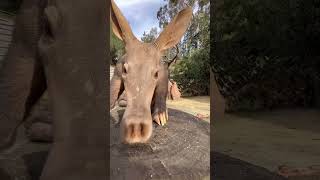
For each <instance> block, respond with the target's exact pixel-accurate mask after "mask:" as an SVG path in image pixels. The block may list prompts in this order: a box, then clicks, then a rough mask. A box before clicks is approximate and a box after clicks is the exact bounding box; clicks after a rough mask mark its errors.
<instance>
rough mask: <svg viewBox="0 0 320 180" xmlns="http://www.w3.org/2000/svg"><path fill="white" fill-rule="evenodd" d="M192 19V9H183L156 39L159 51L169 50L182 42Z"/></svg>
mask: <svg viewBox="0 0 320 180" xmlns="http://www.w3.org/2000/svg"><path fill="white" fill-rule="evenodd" d="M191 18H192V8H191V7H188V8H185V9H183V10H182V11H180V12H179V14H177V15H176V16H175V17H174V19H173V20H172V21H171V22H170V23H169V24H168V26H167V27H166V28H165V29H164V31H163V32H162V33H161V34H160V36H159V37H158V38H157V39H156V41H155V44H156V45H157V47H158V48H159V50H161V51H163V50H167V49H169V48H171V47H173V46H175V45H176V44H178V42H179V41H180V39H181V38H182V36H183V34H184V33H185V31H186V30H187V28H188V26H189V23H190V21H191Z"/></svg>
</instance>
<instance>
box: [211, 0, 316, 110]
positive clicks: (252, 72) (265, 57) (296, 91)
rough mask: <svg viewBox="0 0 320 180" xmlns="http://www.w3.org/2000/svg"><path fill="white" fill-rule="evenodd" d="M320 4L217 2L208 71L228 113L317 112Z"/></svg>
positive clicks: (253, 0)
mask: <svg viewBox="0 0 320 180" xmlns="http://www.w3.org/2000/svg"><path fill="white" fill-rule="evenodd" d="M319 12H320V4H319V2H318V1H304V0H288V1H282V0H280V1H279V0H270V1H263V0H251V1H242V0H217V1H216V3H214V6H212V9H211V18H212V19H211V24H210V26H211V27H210V30H211V33H212V36H211V46H212V51H211V52H212V56H213V58H211V65H212V66H213V70H214V73H215V76H216V78H217V79H218V83H219V84H220V85H221V91H222V92H223V94H224V95H225V97H226V98H227V102H228V106H227V107H228V110H230V111H240V110H260V109H272V108H279V107H281V108H283V107H316V106H317V107H319V104H320V103H319V102H320V101H319V100H320V98H319V97H320V94H319V92H320V91H319V84H320V74H319V72H320V69H319V67H320V64H319V62H320V61H319V60H320V54H319V52H320V51H319V47H320V44H319V42H320V31H319V29H320V28H319V22H320V16H319Z"/></svg>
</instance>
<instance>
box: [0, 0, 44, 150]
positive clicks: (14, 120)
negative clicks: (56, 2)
mask: <svg viewBox="0 0 320 180" xmlns="http://www.w3.org/2000/svg"><path fill="white" fill-rule="evenodd" d="M41 6H43V3H42V4H41V3H40V1H39V0H25V1H23V3H22V4H21V8H20V11H19V14H18V15H17V17H16V26H15V30H14V32H13V39H12V43H11V46H10V48H9V51H8V57H7V59H6V60H5V61H4V63H3V66H2V68H1V70H0V123H1V126H0V149H3V148H6V147H8V146H10V145H11V144H12V142H13V139H14V137H15V134H14V129H15V128H16V127H17V125H18V124H20V123H21V121H22V120H23V119H24V118H25V117H27V116H28V114H29V112H30V110H31V107H32V106H33V105H34V104H35V103H36V101H37V100H38V98H39V95H41V94H42V92H43V91H44V90H45V89H46V82H45V78H44V71H43V68H42V64H41V63H40V60H39V54H38V50H37V49H38V40H39V38H40V28H41V27H40V13H41V9H42V8H43V7H41Z"/></svg>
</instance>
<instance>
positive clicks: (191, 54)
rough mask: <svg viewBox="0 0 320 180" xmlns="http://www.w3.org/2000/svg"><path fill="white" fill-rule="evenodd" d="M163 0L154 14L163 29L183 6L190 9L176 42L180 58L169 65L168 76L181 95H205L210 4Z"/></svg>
mask: <svg viewBox="0 0 320 180" xmlns="http://www.w3.org/2000/svg"><path fill="white" fill-rule="evenodd" d="M167 2H168V3H167V4H166V5H164V6H163V7H161V8H160V9H159V11H158V13H157V17H158V19H159V27H160V28H164V27H165V26H166V25H167V24H168V23H169V22H170V21H171V20H172V19H173V18H174V16H175V15H176V14H177V13H178V12H179V11H181V10H182V9H184V8H185V7H186V6H191V7H192V9H193V18H192V21H191V24H190V27H189V28H188V30H187V32H186V33H185V35H184V37H183V39H182V41H181V43H180V44H179V47H180V50H181V55H182V58H181V60H180V62H179V63H178V64H175V65H174V67H173V68H172V74H171V78H172V79H174V80H175V81H176V82H177V83H178V85H179V88H180V89H181V90H182V95H184V96H189V95H209V86H210V83H209V74H210V68H209V59H210V58H209V52H210V51H209V49H210V44H209V43H210V33H209V18H210V17H209V12H210V9H209V8H210V6H209V4H210V3H209V1H208V0H181V1H175V0H169V1H167ZM173 53H174V52H173ZM173 53H172V52H171V53H169V54H173Z"/></svg>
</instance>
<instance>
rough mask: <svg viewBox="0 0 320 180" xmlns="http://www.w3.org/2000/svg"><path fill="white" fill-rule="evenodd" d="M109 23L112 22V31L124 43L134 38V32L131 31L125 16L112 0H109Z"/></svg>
mask: <svg viewBox="0 0 320 180" xmlns="http://www.w3.org/2000/svg"><path fill="white" fill-rule="evenodd" d="M110 17H111V23H112V30H113V33H114V34H115V35H116V36H117V37H118V38H119V39H121V40H122V41H124V43H128V42H129V41H131V40H134V39H136V37H135V36H134V34H133V33H132V30H131V28H130V25H129V23H128V21H127V20H126V18H125V17H124V16H123V14H122V13H121V11H120V9H119V8H118V6H117V5H116V3H115V2H114V0H111V14H110Z"/></svg>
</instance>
